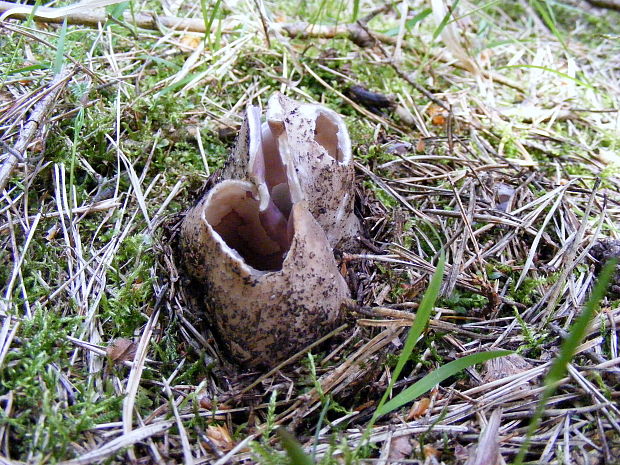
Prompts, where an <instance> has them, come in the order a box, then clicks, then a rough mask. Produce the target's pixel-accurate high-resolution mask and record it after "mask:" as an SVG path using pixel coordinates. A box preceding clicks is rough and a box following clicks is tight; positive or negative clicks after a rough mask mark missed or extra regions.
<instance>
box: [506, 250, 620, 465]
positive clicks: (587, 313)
mask: <svg viewBox="0 0 620 465" xmlns="http://www.w3.org/2000/svg"><path fill="white" fill-rule="evenodd" d="M617 262H618V261H617V260H610V261H609V262H607V264H606V265H605V267H604V268H603V270H602V271H601V273H600V275H599V277H598V281H597V283H596V286H594V289H593V291H592V295H591V296H590V298H589V299H588V302H587V303H586V305H585V306H584V308H583V311H582V312H581V315H579V316H578V317H577V319H576V320H575V323H573V325H572V327H571V330H570V332H569V334H568V337H567V338H566V339H565V340H564V342H563V343H562V347H560V354H559V355H558V357H557V358H556V359H555V361H554V362H553V364H552V365H551V368H550V369H549V373H547V376H546V377H545V380H544V382H543V384H544V385H545V390H544V391H543V394H542V397H541V399H540V402H538V406H537V407H536V412H535V413H534V416H533V417H532V420H531V421H530V425H529V427H528V430H527V434H526V437H525V441H524V442H523V444H522V445H521V448H520V449H519V454H518V455H517V457H516V459H515V461H514V464H515V465H521V464H522V463H523V459H524V458H525V454H526V453H527V451H528V449H529V446H530V439H531V437H532V435H533V434H534V432H535V431H536V429H537V428H538V426H539V425H540V420H541V418H542V414H543V411H544V410H545V407H546V405H547V401H548V400H549V398H550V397H551V396H552V395H553V393H554V392H555V390H556V389H557V387H558V383H559V381H560V380H561V379H562V378H563V377H564V375H565V374H566V372H567V369H568V364H569V363H570V361H571V360H572V359H573V357H574V356H575V351H576V350H577V347H579V345H580V344H581V342H582V341H583V339H584V338H585V336H586V332H587V330H588V325H589V324H590V320H592V317H593V316H594V313H595V311H596V309H597V308H598V306H599V304H600V302H601V300H603V298H604V297H605V291H606V290H607V286H608V284H609V281H611V277H612V276H613V274H614V273H615V271H616V264H617Z"/></svg>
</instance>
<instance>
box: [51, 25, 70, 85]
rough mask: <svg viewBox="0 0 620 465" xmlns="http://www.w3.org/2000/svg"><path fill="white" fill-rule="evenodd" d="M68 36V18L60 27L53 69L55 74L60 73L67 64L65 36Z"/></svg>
mask: <svg viewBox="0 0 620 465" xmlns="http://www.w3.org/2000/svg"><path fill="white" fill-rule="evenodd" d="M66 36H67V20H66V19H65V20H64V21H63V22H62V27H61V28H60V34H59V35H58V41H57V42H56V56H55V57H54V63H53V64H52V71H53V72H54V74H58V73H60V71H61V70H62V67H63V65H64V64H65V38H66Z"/></svg>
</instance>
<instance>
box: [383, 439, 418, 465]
mask: <svg viewBox="0 0 620 465" xmlns="http://www.w3.org/2000/svg"><path fill="white" fill-rule="evenodd" d="M412 452H413V446H412V445H411V441H410V440H409V436H399V437H397V438H392V442H391V443H390V453H389V455H388V463H392V462H397V461H399V460H404V459H407V458H409V457H410V456H411V453H412Z"/></svg>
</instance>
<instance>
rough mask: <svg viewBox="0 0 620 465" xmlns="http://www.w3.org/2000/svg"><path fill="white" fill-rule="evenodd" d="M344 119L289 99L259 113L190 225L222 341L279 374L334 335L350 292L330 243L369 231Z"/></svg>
mask: <svg viewBox="0 0 620 465" xmlns="http://www.w3.org/2000/svg"><path fill="white" fill-rule="evenodd" d="M352 189H353V169H352V166H351V144H350V141H349V137H348V134H347V130H346V127H345V126H344V123H343V122H342V120H341V118H340V117H339V116H338V115H337V114H335V113H334V112H332V111H331V110H328V109H326V108H323V107H320V106H318V105H304V104H298V103H296V102H294V101H292V100H291V99H288V98H286V97H284V96H282V95H280V94H276V95H275V96H273V97H272V98H271V99H270V101H269V107H268V111H267V121H266V122H264V123H262V122H261V117H260V111H259V109H258V108H256V107H250V108H249V109H248V110H247V113H246V120H245V122H244V124H243V127H242V129H241V132H240V134H239V138H238V140H237V145H236V148H235V150H234V152H233V155H232V156H231V159H230V160H229V163H228V164H227V166H226V167H225V168H224V170H223V171H222V174H221V176H220V182H219V183H217V184H216V185H215V186H214V187H213V188H211V189H210V190H209V191H208V192H207V193H206V194H205V196H204V197H203V198H202V199H201V200H200V201H199V202H198V203H197V204H196V205H195V206H194V207H193V208H191V209H190V210H189V211H188V212H187V214H186V216H185V219H184V220H183V223H182V226H181V236H180V246H181V252H182V256H183V261H184V266H185V269H186V271H187V272H188V274H189V275H190V277H191V278H192V280H193V282H194V284H197V285H198V286H199V288H200V289H201V290H204V292H203V294H202V295H201V296H200V299H199V300H200V305H204V308H205V310H206V311H207V313H208V315H209V318H210V321H211V322H212V323H213V325H214V328H215V330H216V333H217V335H218V336H219V339H220V341H221V342H222V343H223V344H224V346H225V347H226V348H227V349H228V351H229V352H230V354H231V355H232V356H233V357H234V358H235V359H236V360H237V361H238V362H240V363H241V364H243V365H246V366H271V365H273V364H275V363H277V362H279V361H281V360H283V359H285V358H287V357H289V356H290V355H292V354H293V353H295V352H296V351H298V350H300V349H302V348H303V347H305V346H307V345H308V344H310V343H312V342H314V341H315V340H316V339H318V338H320V337H321V336H323V335H324V334H326V333H327V332H328V331H329V330H331V329H332V328H333V326H334V324H335V322H336V320H337V318H338V316H339V312H340V308H341V306H342V304H343V302H344V301H345V300H346V299H347V298H349V296H350V294H349V290H348V288H347V285H346V283H345V281H344V279H343V277H342V276H341V275H340V273H339V270H338V267H337V264H336V261H335V259H334V255H333V249H332V247H333V246H335V245H337V244H346V243H347V241H351V240H352V238H353V235H357V234H358V232H359V221H358V220H357V218H356V217H355V216H354V215H353V205H352V203H353V192H352Z"/></svg>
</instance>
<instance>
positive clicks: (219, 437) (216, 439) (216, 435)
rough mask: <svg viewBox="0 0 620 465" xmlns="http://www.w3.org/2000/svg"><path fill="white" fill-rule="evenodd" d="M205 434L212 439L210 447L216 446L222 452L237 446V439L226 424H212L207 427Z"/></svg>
mask: <svg viewBox="0 0 620 465" xmlns="http://www.w3.org/2000/svg"><path fill="white" fill-rule="evenodd" d="M205 434H206V435H207V438H209V440H210V441H211V444H207V445H208V446H209V447H210V448H211V447H212V446H214V447H216V448H217V449H218V450H220V451H222V452H228V451H230V450H231V449H232V448H233V447H235V441H233V439H232V437H231V436H230V433H229V432H228V429H227V428H226V427H225V426H222V425H210V426H208V427H207V431H206V432H205Z"/></svg>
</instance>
